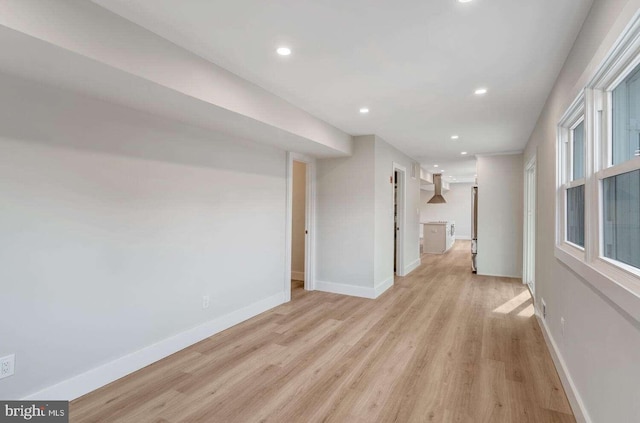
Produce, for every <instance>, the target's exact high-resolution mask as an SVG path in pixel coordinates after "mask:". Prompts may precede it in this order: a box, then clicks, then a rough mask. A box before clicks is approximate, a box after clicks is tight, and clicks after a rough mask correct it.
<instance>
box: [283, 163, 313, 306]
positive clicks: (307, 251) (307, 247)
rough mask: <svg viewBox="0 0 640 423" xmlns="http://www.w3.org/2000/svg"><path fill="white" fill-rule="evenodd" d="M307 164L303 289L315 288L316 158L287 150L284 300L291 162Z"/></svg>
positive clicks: (288, 264)
mask: <svg viewBox="0 0 640 423" xmlns="http://www.w3.org/2000/svg"><path fill="white" fill-rule="evenodd" d="M294 161H296V162H302V163H304V164H306V165H307V174H306V190H305V197H306V198H305V230H306V232H307V233H306V237H305V240H304V289H306V290H307V291H313V290H314V289H315V267H316V260H315V258H316V255H315V246H316V244H315V219H316V160H315V158H313V157H311V156H306V155H304V154H300V153H294V152H287V169H286V179H287V204H286V222H285V223H286V226H285V272H284V295H285V302H288V301H291V248H292V246H291V233H292V222H291V220H292V216H293V162H294Z"/></svg>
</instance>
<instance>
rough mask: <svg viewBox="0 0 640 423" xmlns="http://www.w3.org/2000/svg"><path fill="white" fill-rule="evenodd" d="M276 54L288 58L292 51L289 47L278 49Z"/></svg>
mask: <svg viewBox="0 0 640 423" xmlns="http://www.w3.org/2000/svg"><path fill="white" fill-rule="evenodd" d="M276 52H277V53H278V54H279V55H280V56H288V55H290V54H291V49H290V48H289V47H278V49H277V50H276Z"/></svg>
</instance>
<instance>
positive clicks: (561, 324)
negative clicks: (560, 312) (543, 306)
mask: <svg viewBox="0 0 640 423" xmlns="http://www.w3.org/2000/svg"><path fill="white" fill-rule="evenodd" d="M560 329H561V330H562V336H564V317H561V318H560Z"/></svg>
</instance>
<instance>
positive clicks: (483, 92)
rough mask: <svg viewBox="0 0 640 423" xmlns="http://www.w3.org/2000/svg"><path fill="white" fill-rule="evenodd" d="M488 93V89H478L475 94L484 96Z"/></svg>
mask: <svg viewBox="0 0 640 423" xmlns="http://www.w3.org/2000/svg"><path fill="white" fill-rule="evenodd" d="M486 93H487V89H486V88H478V89H477V90H476V91H475V94H476V95H483V94H486Z"/></svg>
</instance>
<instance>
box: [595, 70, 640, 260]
mask: <svg viewBox="0 0 640 423" xmlns="http://www.w3.org/2000/svg"><path fill="white" fill-rule="evenodd" d="M623 76H624V74H623ZM609 91H610V94H609V96H610V99H611V100H610V106H609V108H608V110H605V112H608V114H609V115H610V116H611V131H610V133H609V134H606V135H605V136H604V137H602V139H596V140H595V142H596V143H600V144H601V146H602V147H603V148H602V150H603V151H606V152H607V153H608V154H606V155H605V156H604V157H603V159H604V160H602V162H603V165H602V166H601V170H600V171H599V172H598V175H597V176H598V180H599V182H600V184H601V191H602V211H601V213H600V214H601V226H602V238H603V239H602V249H601V255H602V256H603V257H606V258H608V259H611V260H613V261H614V262H617V263H622V264H624V265H628V266H631V267H632V268H634V269H638V270H640V65H636V66H635V67H634V68H633V69H632V70H631V71H629V72H628V73H627V75H626V76H625V77H624V79H623V80H622V81H621V82H619V83H618V84H617V85H615V86H614V87H613V89H611V90H609ZM603 92H605V93H606V92H607V90H603Z"/></svg>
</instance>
